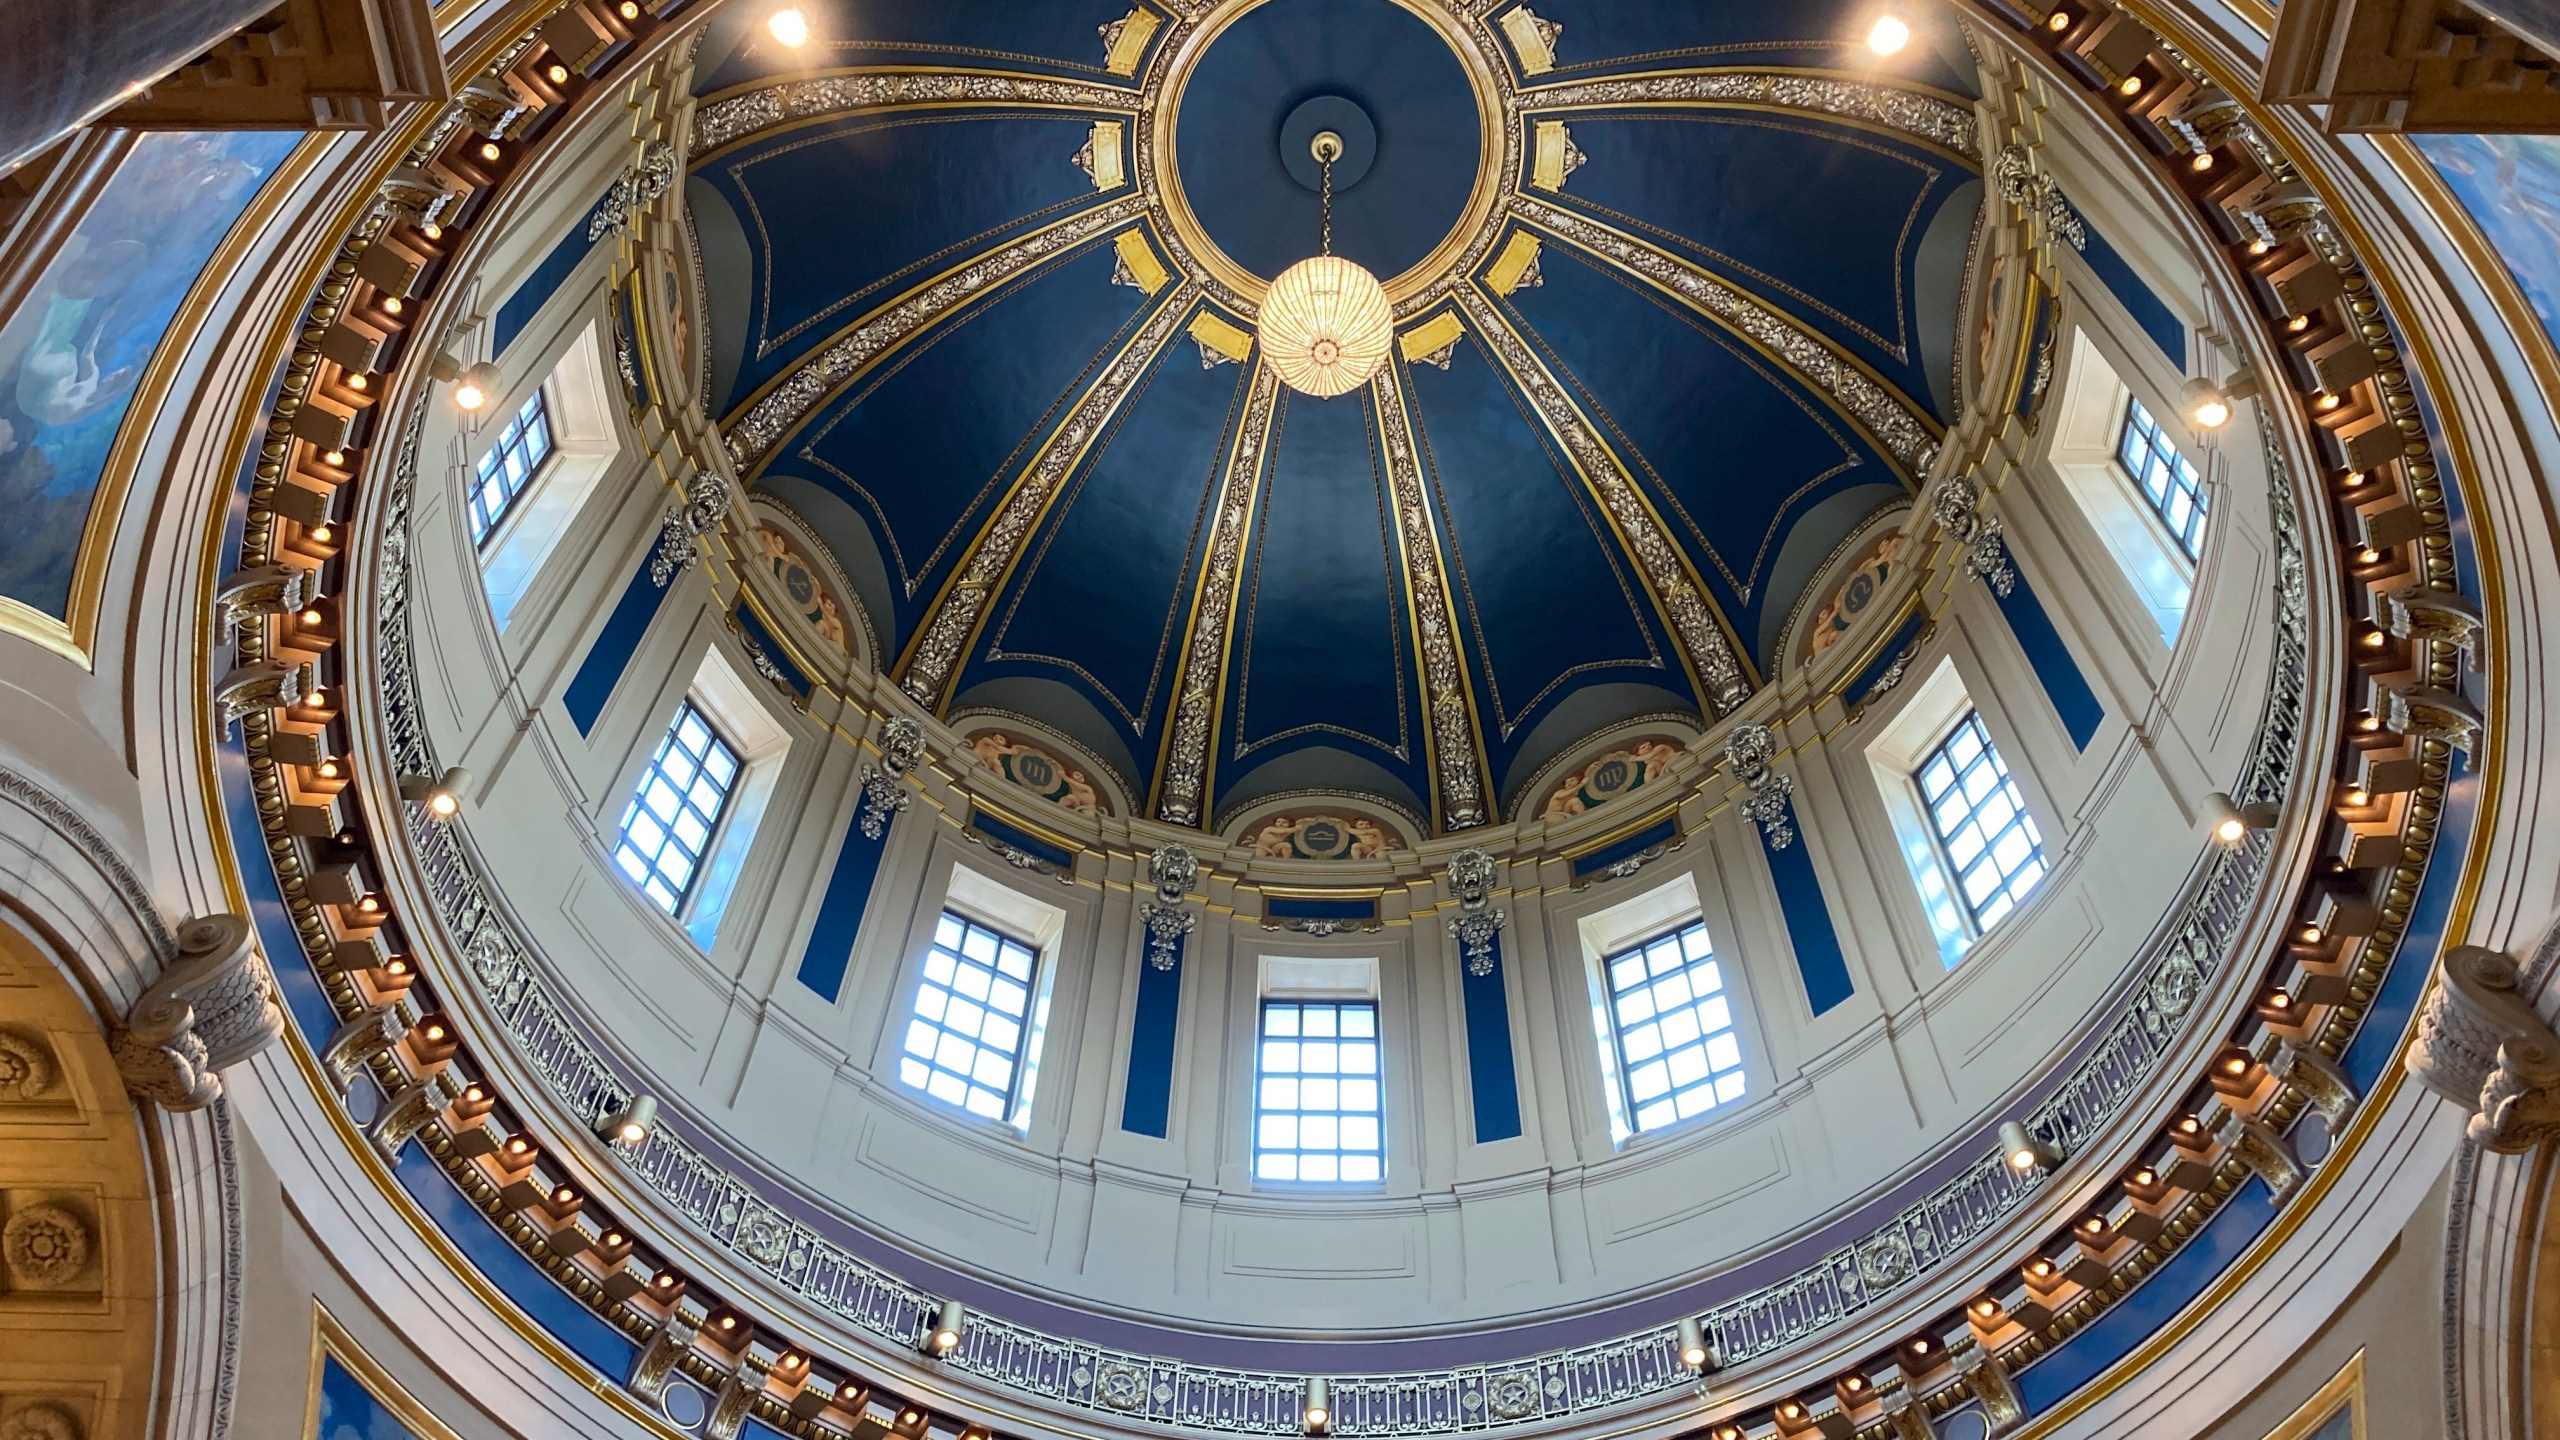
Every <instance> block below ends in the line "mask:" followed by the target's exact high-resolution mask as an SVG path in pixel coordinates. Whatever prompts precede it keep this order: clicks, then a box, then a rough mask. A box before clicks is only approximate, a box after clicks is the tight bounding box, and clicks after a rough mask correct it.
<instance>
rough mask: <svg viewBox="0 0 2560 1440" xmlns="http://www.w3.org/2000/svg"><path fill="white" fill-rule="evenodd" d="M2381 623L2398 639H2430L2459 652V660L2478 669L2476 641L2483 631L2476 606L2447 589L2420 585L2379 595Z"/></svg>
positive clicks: (2477, 645) (2478, 648)
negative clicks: (2435, 588)
mask: <svg viewBox="0 0 2560 1440" xmlns="http://www.w3.org/2000/svg"><path fill="white" fill-rule="evenodd" d="M2382 620H2383V625H2384V627H2385V628H2387V629H2388V630H2389V631H2390V632H2391V633H2392V634H2393V635H2394V636H2396V637H2398V638H2399V639H2402V640H2432V641H2435V642H2437V643H2438V644H2443V645H2450V646H2452V647H2454V649H2456V650H2458V651H2460V652H2461V654H2462V663H2463V664H2464V665H2466V666H2468V667H2469V668H2471V669H2473V670H2477V669H2479V668H2480V643H2481V638H2482V636H2483V635H2484V634H2485V633H2486V631H2485V626H2484V622H2483V621H2482V620H2481V618H2480V607H2479V606H2477V605H2475V604H2473V603H2471V601H2470V600H2469V598H2467V597H2465V596H2463V595H2461V594H2459V593H2457V592H2455V591H2451V590H2432V589H2429V588H2428V587H2426V586H2424V585H2419V586H2414V587H2412V588H2410V589H2407V590H2397V591H2393V592H2392V593H2390V594H2388V595H2385V596H2383V597H2382Z"/></svg>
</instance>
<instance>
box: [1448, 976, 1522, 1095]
mask: <svg viewBox="0 0 2560 1440" xmlns="http://www.w3.org/2000/svg"><path fill="white" fill-rule="evenodd" d="M1459 973H1460V981H1459V991H1460V994H1461V996H1462V997H1463V999H1464V1000H1465V1003H1466V1012H1467V1080H1468V1086H1469V1088H1470V1089H1471V1090H1472V1091H1473V1093H1474V1095H1475V1112H1476V1143H1477V1144H1479V1145H1484V1144H1489V1143H1491V1142H1493V1141H1496V1140H1511V1139H1516V1138H1517V1137H1518V1136H1519V1134H1520V1081H1519V1076H1518V1074H1517V1073H1516V1071H1515V1069H1514V1067H1513V1065H1512V1059H1511V993H1510V991H1508V990H1507V989H1505V988H1504V987H1503V983H1502V937H1501V936H1499V935H1496V936H1495V937H1494V939H1493V971H1492V973H1491V974H1487V975H1476V974H1472V973H1469V972H1467V971H1466V970H1465V968H1464V965H1463V962H1462V964H1461V967H1460V972H1459Z"/></svg>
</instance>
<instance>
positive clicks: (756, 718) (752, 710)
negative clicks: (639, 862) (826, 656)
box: [596, 645, 791, 954]
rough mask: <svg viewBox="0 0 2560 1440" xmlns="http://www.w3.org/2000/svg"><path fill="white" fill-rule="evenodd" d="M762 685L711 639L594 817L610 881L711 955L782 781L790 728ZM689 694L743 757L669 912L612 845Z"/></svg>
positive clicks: (787, 753)
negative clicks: (625, 868)
mask: <svg viewBox="0 0 2560 1440" xmlns="http://www.w3.org/2000/svg"><path fill="white" fill-rule="evenodd" d="M759 690H763V691H766V692H770V690H771V687H770V686H765V685H763V684H762V682H761V681H759V682H758V684H757V685H756V686H753V687H751V686H749V685H748V683H747V681H746V678H745V676H744V675H742V674H741V673H740V672H739V669H738V667H737V666H736V665H734V664H732V663H731V662H730V660H729V657H728V656H727V655H725V654H723V653H722V652H721V650H720V647H719V646H717V645H712V646H710V647H709V648H707V649H706V650H705V651H704V652H703V656H702V659H701V661H700V662H699V663H698V664H697V665H696V666H695V667H694V673H693V678H692V680H691V681H690V682H689V683H688V684H687V685H686V686H685V687H684V689H683V690H682V691H681V692H679V693H678V694H677V696H676V697H675V700H674V701H672V702H670V703H669V704H668V706H667V707H666V709H665V711H664V712H663V713H664V715H665V717H666V718H665V719H664V720H663V721H661V722H660V723H658V724H655V725H652V726H650V727H649V728H648V729H647V730H645V731H643V732H642V733H641V739H640V744H641V745H643V746H645V747H647V748H646V749H645V750H644V751H641V752H639V753H636V754H634V755H633V756H632V757H631V758H630V760H629V761H628V762H627V763H625V764H624V766H623V767H622V773H623V774H624V775H625V776H627V777H628V779H627V780H626V781H625V783H624V784H623V785H622V786H621V787H619V788H618V789H617V790H616V792H615V793H614V795H613V798H612V799H611V800H610V801H608V802H607V803H606V804H605V806H604V807H603V808H602V810H601V811H600V813H598V814H597V816H596V821H597V828H598V831H599V834H600V838H601V839H602V840H603V842H604V864H605V868H606V869H607V870H609V871H611V872H612V874H613V877H614V880H615V881H616V882H617V883H619V884H622V885H624V886H626V887H628V890H629V893H630V895H631V897H632V899H633V900H634V901H635V902H637V903H638V904H639V905H640V906H641V907H642V908H644V909H646V910H647V911H648V912H649V913H650V914H652V915H655V916H658V917H660V918H661V919H671V920H673V921H674V923H675V925H676V926H677V928H679V929H681V930H683V931H684V932H685V934H686V935H687V936H689V937H690V938H691V939H692V940H693V943H694V945H695V947H696V948H698V949H700V950H701V951H702V952H703V953H705V954H709V953H710V951H711V947H712V945H713V943H714V941H716V940H717V939H718V933H719V928H720V921H721V918H722V916H724V915H725V914H726V913H727V911H728V906H729V900H730V897H731V895H732V893H733V892H734V891H735V890H736V888H737V884H738V878H739V874H740V872H741V871H742V870H744V869H745V867H746V861H747V856H748V854H749V852H750V851H752V850H753V849H754V847H755V840H756V834H757V832H758V831H759V830H760V829H761V828H762V826H763V823H764V813H765V807H766V805H767V804H768V803H769V802H770V801H771V800H772V799H773V794H774V786H775V782H777V781H778V780H780V779H781V777H782V769H783V765H784V763H785V761H786V760H787V759H788V758H789V752H790V749H791V732H790V731H789V730H787V729H785V728H783V724H782V721H781V720H780V719H779V718H778V717H776V716H775V715H774V714H773V712H772V711H771V710H770V709H768V708H767V706H766V704H765V703H764V702H763V701H762V700H760V699H759V698H758V692H759ZM687 700H690V701H691V702H692V703H693V705H694V707H695V708H696V709H698V710H700V711H701V712H702V713H703V715H704V716H705V717H706V718H708V719H709V720H710V721H711V723H712V725H713V726H714V727H715V728H716V729H718V730H719V732H720V734H721V737H722V738H723V739H725V740H727V741H728V743H729V746H730V748H731V749H733V750H735V751H737V752H738V756H739V758H740V759H741V760H743V761H744V762H745V768H744V770H743V772H742V773H741V774H740V775H739V777H738V780H737V782H736V783H735V784H734V785H733V786H732V787H731V789H730V795H729V805H728V810H727V812H726V813H725V814H724V815H723V816H722V817H721V821H720V826H719V829H718V830H717V831H715V832H714V833H713V835H712V837H711V847H710V849H708V850H706V851H705V852H704V858H703V860H702V864H701V866H700V868H699V870H698V871H697V872H696V874H697V878H696V880H695V882H694V885H693V887H692V888H691V890H689V891H688V892H687V894H686V896H685V902H684V905H683V906H682V908H680V909H679V910H678V911H677V912H676V913H675V914H674V915H673V916H669V915H668V914H667V912H666V911H664V910H662V909H660V908H659V907H658V903H657V902H656V901H654V900H651V899H650V898H649V897H648V896H646V895H644V894H642V893H640V890H639V887H637V886H634V885H631V884H630V880H629V877H627V876H625V875H624V874H623V873H622V868H621V867H620V866H618V865H616V864H614V863H613V851H614V847H615V845H616V844H617V843H618V842H619V841H620V839H621V834H622V828H621V821H622V815H623V810H624V808H625V807H626V806H627V805H628V803H629V802H630V800H631V797H632V796H633V795H634V794H636V793H637V792H638V788H639V776H640V774H641V772H642V771H643V770H644V769H646V768H647V766H648V763H649V757H650V755H652V754H654V753H656V750H657V747H658V743H659V741H661V740H663V739H665V738H666V734H667V728H668V726H669V725H672V724H673V723H674V720H675V715H676V713H677V708H678V706H679V705H681V704H682V703H683V702H684V701H687Z"/></svg>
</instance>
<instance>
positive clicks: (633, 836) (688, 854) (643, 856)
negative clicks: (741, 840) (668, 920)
mask: <svg viewBox="0 0 2560 1440" xmlns="http://www.w3.org/2000/svg"><path fill="white" fill-rule="evenodd" d="M739 769H740V765H739V761H738V752H737V751H736V750H734V749H732V748H731V747H730V745H729V742H728V741H726V740H723V739H721V738H720V732H719V731H717V730H715V729H713V728H712V726H711V722H710V721H709V720H708V719H706V718H704V716H703V713H702V712H701V711H700V710H699V709H697V708H695V706H694V703H693V702H692V701H690V700H687V701H686V702H684V705H683V707H682V708H680V709H678V710H677V711H676V718H675V720H674V722H673V723H672V724H670V725H669V726H668V727H667V734H666V738H664V739H662V740H660V741H659V742H658V750H657V753H656V754H654V755H652V756H650V757H649V763H648V765H647V767H646V768H644V769H642V770H641V772H640V783H639V784H638V785H637V786H635V787H633V789H632V792H631V804H630V805H629V806H628V807H627V808H625V809H624V810H623V812H622V827H621V829H622V835H621V838H620V840H618V841H617V842H616V843H615V845H614V847H613V863H614V867H615V868H616V869H619V870H620V871H621V872H622V874H623V877H624V878H625V879H627V880H629V881H630V882H631V883H632V884H634V885H637V886H639V887H640V893H642V894H644V895H646V896H648V897H649V899H650V901H651V902H652V903H654V904H656V905H657V907H658V908H659V909H661V910H664V911H666V912H667V913H668V914H670V915H673V914H675V913H677V912H678V911H680V910H682V909H683V908H684V902H685V897H686V896H688V895H690V894H691V893H692V891H693V883H694V881H695V880H696V879H697V878H698V877H699V876H700V875H701V873H702V857H703V855H704V853H705V852H706V851H708V850H709V849H710V848H711V837H712V836H713V835H714V834H716V833H717V832H718V831H719V829H720V817H721V816H722V815H723V814H724V813H726V812H727V810H728V808H729V797H730V795H731V794H732V793H733V792H734V791H735V790H736V788H737V783H738V771H739Z"/></svg>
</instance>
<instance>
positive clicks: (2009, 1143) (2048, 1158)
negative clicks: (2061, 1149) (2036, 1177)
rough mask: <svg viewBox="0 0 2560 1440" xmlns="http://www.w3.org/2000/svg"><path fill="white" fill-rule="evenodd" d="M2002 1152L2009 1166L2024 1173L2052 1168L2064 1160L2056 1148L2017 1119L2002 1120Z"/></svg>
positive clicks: (2002, 1156)
mask: <svg viewBox="0 0 2560 1440" xmlns="http://www.w3.org/2000/svg"><path fill="white" fill-rule="evenodd" d="M2000 1154H2001V1158H2003V1159H2005V1160H2007V1161H2008V1162H2009V1168H2010V1169H2012V1170H2015V1171H2017V1172H2018V1173H2019V1174H2021V1175H2023V1174H2025V1173H2026V1172H2028V1171H2030V1170H2050V1169H2052V1168H2053V1167H2054V1166H2056V1165H2058V1164H2060V1163H2061V1162H2062V1157H2061V1155H2059V1154H2057V1153H2055V1151H2054V1148H2053V1147H2052V1146H2050V1145H2047V1144H2045V1143H2044V1142H2043V1141H2041V1140H2038V1139H2037V1138H2036V1137H2035V1136H2033V1135H2032V1134H2029V1133H2028V1131H2027V1127H2026V1126H2025V1125H2023V1124H2021V1123H2020V1122H2018V1121H2015V1120H2003V1121H2001V1122H2000Z"/></svg>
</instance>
